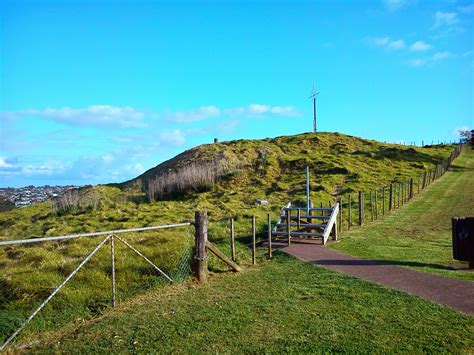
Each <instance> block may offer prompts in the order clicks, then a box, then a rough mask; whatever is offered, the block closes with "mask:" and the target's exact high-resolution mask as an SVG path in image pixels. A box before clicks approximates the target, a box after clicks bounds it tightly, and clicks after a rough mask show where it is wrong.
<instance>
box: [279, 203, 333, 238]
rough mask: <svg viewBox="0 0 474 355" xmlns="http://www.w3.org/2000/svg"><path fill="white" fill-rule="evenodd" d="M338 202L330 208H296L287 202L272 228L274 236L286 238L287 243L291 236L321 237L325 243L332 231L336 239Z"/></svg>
mask: <svg viewBox="0 0 474 355" xmlns="http://www.w3.org/2000/svg"><path fill="white" fill-rule="evenodd" d="M338 213H339V204H338V203H336V204H335V205H334V206H333V207H330V208H309V209H306V208H299V207H298V208H297V207H292V206H291V202H288V203H287V204H286V205H285V207H283V209H282V212H281V215H280V218H279V219H278V221H277V223H276V225H275V227H274V228H273V230H272V235H274V236H276V237H286V238H288V245H289V244H290V243H291V238H292V237H306V238H321V241H322V244H323V245H325V244H326V243H327V240H328V238H329V235H330V234H331V232H332V238H333V239H334V240H337V214H338Z"/></svg>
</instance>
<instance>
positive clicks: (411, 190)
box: [410, 178, 414, 200]
mask: <svg viewBox="0 0 474 355" xmlns="http://www.w3.org/2000/svg"><path fill="white" fill-rule="evenodd" d="M413 194H414V193H413V178H410V200H411V199H412V198H413Z"/></svg>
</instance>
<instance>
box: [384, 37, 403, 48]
mask: <svg viewBox="0 0 474 355" xmlns="http://www.w3.org/2000/svg"><path fill="white" fill-rule="evenodd" d="M405 46H406V45H405V41H404V40H403V39H397V40H396V41H391V42H390V43H389V44H388V45H387V48H388V49H395V50H397V49H403V48H405Z"/></svg>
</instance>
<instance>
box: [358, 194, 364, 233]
mask: <svg viewBox="0 0 474 355" xmlns="http://www.w3.org/2000/svg"><path fill="white" fill-rule="evenodd" d="M363 222H364V194H363V192H362V191H359V226H361V225H362V223H363Z"/></svg>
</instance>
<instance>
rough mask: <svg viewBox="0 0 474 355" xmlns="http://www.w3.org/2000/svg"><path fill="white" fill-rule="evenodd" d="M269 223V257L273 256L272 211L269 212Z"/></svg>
mask: <svg viewBox="0 0 474 355" xmlns="http://www.w3.org/2000/svg"><path fill="white" fill-rule="evenodd" d="M267 224H268V257H269V258H270V259H271V258H272V220H271V217H270V213H269V214H267Z"/></svg>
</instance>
